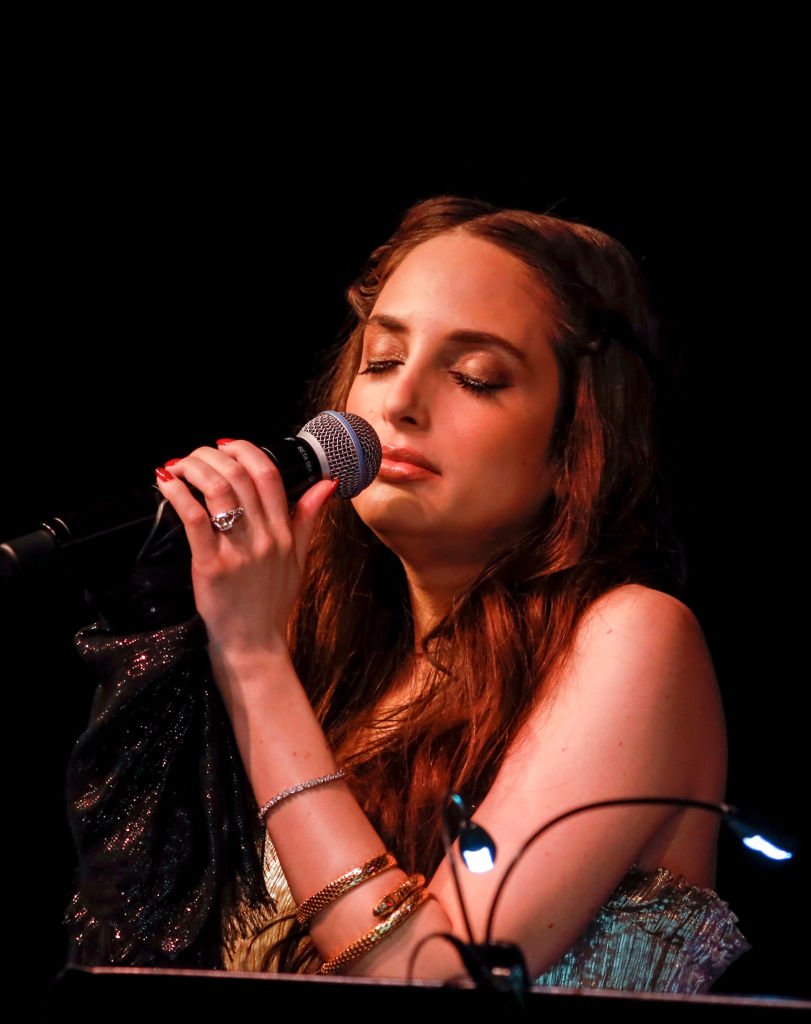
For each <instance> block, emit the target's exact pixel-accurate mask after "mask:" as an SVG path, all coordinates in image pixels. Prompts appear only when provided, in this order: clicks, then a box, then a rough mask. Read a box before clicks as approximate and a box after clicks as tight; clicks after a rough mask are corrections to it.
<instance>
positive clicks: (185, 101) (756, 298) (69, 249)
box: [0, 60, 809, 995]
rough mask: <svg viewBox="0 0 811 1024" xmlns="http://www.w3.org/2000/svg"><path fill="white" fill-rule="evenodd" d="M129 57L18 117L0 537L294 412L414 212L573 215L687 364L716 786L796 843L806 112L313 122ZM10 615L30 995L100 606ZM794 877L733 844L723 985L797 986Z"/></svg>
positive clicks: (342, 112) (748, 97) (345, 117)
mask: <svg viewBox="0 0 811 1024" xmlns="http://www.w3.org/2000/svg"><path fill="white" fill-rule="evenodd" d="M112 64H114V61H112V60H111V61H110V62H109V65H108V66H107V67H106V71H107V72H108V73H109V72H110V71H111V67H112ZM131 70H132V71H133V72H135V71H137V72H138V74H133V77H132V78H131V79H129V78H128V79H127V80H126V81H124V79H123V78H122V79H121V80H119V79H116V78H113V84H112V86H111V85H110V80H109V77H108V76H107V75H103V76H101V77H98V76H95V75H91V74H89V73H88V72H87V70H86V68H85V69H81V68H74V69H72V74H71V75H69V76H68V77H67V78H65V79H60V78H59V76H55V77H54V78H53V79H50V80H49V83H48V87H47V89H44V90H43V91H42V92H41V93H39V94H36V95H34V97H33V99H32V97H31V96H30V95H29V96H28V97H27V102H28V106H27V107H26V108H25V110H22V109H21V112H20V116H19V121H18V123H16V124H15V125H14V136H15V137H14V140H13V142H14V144H13V146H12V147H11V152H12V154H13V155H12V157H11V158H10V161H9V168H7V169H10V170H11V171H12V174H13V185H12V186H11V187H10V188H9V189H8V190H7V207H6V212H7V223H8V226H9V227H10V230H9V232H8V233H7V254H6V255H7V271H6V285H7V289H8V302H7V310H8V318H7V322H6V329H5V332H4V334H5V340H4V343H3V356H2V367H0V372H1V373H2V383H3V391H4V399H5V400H4V402H3V405H2V417H3V422H2V427H3V437H4V442H5V460H4V470H5V472H4V498H3V501H2V502H1V503H0V540H5V539H9V538H12V537H16V536H17V535H19V534H21V533H25V532H27V531H29V530H32V529H34V528H35V527H36V526H37V524H38V522H39V520H40V519H42V518H44V517H46V516H50V515H53V514H58V513H62V512H67V511H69V510H71V509H74V508H79V507H85V506H89V505H92V504H93V503H95V502H96V501H98V500H101V499H104V498H105V497H107V496H109V495H111V494H114V493H125V492H127V491H128V490H130V489H132V488H133V487H136V486H137V487H140V486H141V485H142V484H143V483H144V482H149V481H151V479H152V473H153V469H154V467H155V466H156V465H159V464H161V463H163V462H165V461H166V460H167V459H169V458H171V457H173V456H179V455H182V454H183V453H184V452H185V451H187V450H188V449H189V448H190V447H193V446H195V445H197V444H200V443H209V442H211V441H212V440H213V439H215V438H217V437H221V436H224V435H225V436H231V437H240V436H245V437H249V438H251V439H254V440H259V441H266V440H268V439H272V438H273V437H276V436H280V435H281V434H283V433H286V432H288V431H289V430H290V429H291V428H297V427H298V426H300V423H301V420H300V418H299V413H300V408H299V400H300V398H301V395H302V393H303V390H304V385H305V382H306V380H307V379H308V378H310V377H311V376H312V375H313V373H314V371H315V368H316V364H317V355H318V353H319V352H320V351H322V350H323V349H324V348H325V347H326V346H328V345H329V344H331V343H332V342H333V341H334V340H335V338H336V337H337V335H338V334H339V332H340V329H341V326H342V323H343V316H344V306H343V294H344V289H345V287H346V285H347V284H348V283H349V281H350V280H351V278H352V276H353V275H354V274H355V272H356V271H357V270H358V268H359V266H360V264H361V262H362V261H363V259H364V257H365V255H366V254H367V252H368V251H369V250H370V249H371V248H372V247H373V246H374V245H376V244H377V243H378V242H380V241H381V240H382V239H383V238H385V237H386V236H387V235H388V233H389V232H390V230H391V229H392V228H393V227H394V224H395V223H396V220H397V217H398V214H399V213H400V212H401V211H402V210H403V209H405V208H406V207H407V206H408V205H409V204H410V203H412V202H413V201H415V200H416V199H419V198H424V197H426V196H429V195H436V194H439V193H443V192H461V193H465V194H469V195H477V196H479V197H481V198H484V199H488V200H491V201H493V202H496V203H499V204H504V205H510V206H524V207H527V208H531V209H535V210H551V211H552V212H556V213H558V214H560V215H563V216H567V217H572V218H575V219H580V220H584V221H586V222H587V223H591V224H593V225H594V226H596V227H599V228H602V229H603V230H606V231H608V232H610V233H612V234H614V235H616V236H617V237H618V238H620V239H621V240H622V241H623V242H624V243H625V244H626V245H627V246H628V247H629V248H630V249H631V251H632V252H633V253H634V254H635V255H636V256H637V258H638V259H639V260H640V262H641V265H642V267H643V270H644V272H645V274H646V277H647V279H648V281H649V283H650V285H651V289H652V293H653V296H654V301H655V305H656V307H657V309H658V311H659V313H660V315H661V317H662V321H663V324H664V326H665V329H666V333H667V335H668V337H669V338H670V341H671V343H672V344H673V345H674V346H675V347H676V348H678V349H679V350H680V351H681V352H682V353H683V373H682V377H681V381H680V395H681V408H682V413H683V415H682V423H681V428H680V435H681V436H680V445H681V449H682V453H683V454H682V476H683V500H682V510H683V514H684V520H685V536H686V540H687V543H688V551H689V555H690V561H691V584H690V594H689V603H690V605H691V607H692V608H693V609H694V610H695V612H696V613H697V615H698V616H699V619H700V620H701V622H702V625H703V627H704V629H705V632H706V635H707V639H708V642H709V645H710V648H711V650H712V653H713V656H714V659H715V663H716V668H717V671H718V676H719V679H720V683H721V687H722V690H723V695H724V700H725V704H726V708H727V714H728V720H729V729H730V781H729V790H728V794H729V799H730V800H731V801H732V802H734V803H738V804H740V805H742V806H744V807H747V808H753V809H755V810H756V811H758V812H759V813H760V814H762V815H763V816H764V818H765V819H766V820H768V821H772V822H773V823H774V824H775V825H776V826H777V827H779V828H781V829H783V830H787V831H788V832H789V833H793V834H794V835H799V833H800V831H801V830H802V829H803V828H804V824H805V818H806V816H807V810H808V800H807V796H806V790H805V786H804V784H803V783H804V782H805V778H806V757H805V749H804V744H807V742H808V740H807V731H806V726H805V718H804V712H803V710H802V706H803V705H802V700H803V690H804V689H805V688H806V686H807V670H806V667H805V663H804V654H805V649H804V648H805V643H804V640H803V637H804V616H802V617H801V613H802V611H803V609H802V607H801V602H802V600H803V596H804V585H805V570H804V566H803V565H802V555H803V554H804V542H803V541H802V537H803V535H804V529H805V523H806V518H807V517H806V512H805V506H804V502H803V501H802V500H801V498H800V495H801V493H802V491H803V489H804V485H805V473H806V465H807V459H806V455H805V446H804V443H803V442H804V440H805V438H804V434H805V431H804V413H805V411H806V406H807V402H808V399H807V395H806V394H805V392H806V388H805V379H804V369H803V365H802V360H801V354H803V353H804V349H805V347H806V345H807V327H806V317H805V303H804V302H803V296H804V292H805V284H804V281H802V280H801V273H800V265H801V263H800V261H799V260H798V259H797V258H796V252H797V251H798V247H799V246H800V243H799V242H798V241H797V240H798V239H801V238H802V237H803V235H806V236H807V217H806V185H805V182H803V181H801V180H800V174H799V171H798V170H797V169H796V168H797V162H796V156H797V154H796V150H795V146H794V143H793V138H794V135H795V133H796V124H795V122H794V120H793V114H792V112H791V109H790V106H788V105H787V103H786V102H783V104H782V105H781V107H780V109H779V110H777V111H776V110H775V108H774V106H773V105H772V106H770V105H769V104H765V105H764V102H763V97H762V95H761V93H760V92H759V90H758V89H756V88H752V89H751V90H749V91H746V92H742V91H741V90H740V89H738V92H737V94H736V98H735V102H731V101H730V96H729V93H728V91H727V90H726V87H724V86H722V85H719V86H718V87H717V89H715V90H710V91H708V92H704V93H696V94H694V95H690V96H684V95H681V96H678V95H677V96H675V97H673V96H671V97H670V98H669V99H665V98H662V99H661V100H656V101H651V98H650V97H648V102H649V103H650V102H653V107H654V108H655V113H651V112H650V111H649V112H648V113H647V114H646V115H645V116H644V117H643V116H641V115H640V114H639V112H638V110H637V108H636V106H634V111H635V113H634V114H633V116H629V108H627V107H625V108H623V107H621V106H618V105H617V104H616V102H615V104H614V105H607V106H606V109H605V112H604V115H603V116H599V117H597V118H596V121H595V123H594V125H593V126H592V125H589V126H585V125H584V124H583V123H582V122H581V120H580V118H579V113H578V112H577V111H574V112H573V113H572V115H571V117H570V118H569V121H568V131H567V132H565V134H563V131H564V129H561V128H560V127H559V125H558V122H556V124H555V125H554V126H553V125H552V124H551V123H549V122H548V121H547V120H546V119H545V118H543V117H538V118H537V119H534V120H529V119H528V118H526V117H525V118H523V119H518V120H517V121H516V123H515V124H511V125H505V124H504V123H503V121H502V119H500V118H499V117H497V116H495V113H494V111H493V109H492V108H488V107H486V106H485V105H482V107H481V109H480V110H479V111H477V110H468V111H467V116H466V117H463V116H462V114H461V112H460V113H458V114H457V112H456V111H455V109H454V108H451V107H446V106H443V104H442V103H440V102H439V101H438V100H437V101H435V102H434V103H433V105H432V106H428V107H425V106H419V105H415V106H414V107H411V108H409V107H407V106H406V107H405V108H404V110H403V111H398V112H397V113H396V114H394V113H393V112H392V111H391V110H389V111H388V113H387V114H385V115H383V116H378V117H377V118H373V117H371V116H370V115H369V113H368V111H367V110H366V109H365V108H362V104H360V101H359V99H358V98H357V97H355V96H353V95H347V96H346V98H345V99H344V101H343V102H342V103H340V102H335V103H334V106H333V107H332V108H331V109H329V110H326V109H324V107H323V106H322V107H321V108H320V109H319V111H318V113H317V114H316V113H315V112H314V110H313V109H311V108H310V107H309V106H308V105H307V103H306V102H303V101H299V106H297V107H296V108H295V110H293V109H292V108H291V106H290V102H289V97H288V96H286V95H285V96H281V95H275V96H273V97H272V98H271V99H268V100H267V101H265V100H256V99H255V98H254V100H253V102H252V103H251V104H250V106H249V107H247V108H246V107H245V106H243V105H242V104H241V102H240V101H241V99H242V97H241V96H240V95H238V94H236V93H234V94H231V95H230V96H229V101H228V102H225V101H224V100H223V99H222V97H221V96H219V94H218V93H217V90H211V91H203V90H202V89H201V88H199V87H198V85H197V84H194V83H184V82H182V81H177V82H174V83H173V88H172V89H170V90H168V91H165V92H164V91H162V90H157V89H154V88H151V85H152V83H151V82H150V81H149V76H148V75H147V73H146V71H145V70H144V69H143V68H140V69H139V68H136V66H135V65H132V66H131ZM148 85H149V86H150V87H149V88H148V87H147V86H148ZM294 91H295V90H294ZM642 92H644V89H642V88H641V87H639V88H638V90H637V93H636V94H635V98H634V105H635V104H637V103H638V102H640V93H642ZM265 95H266V94H265ZM456 99H457V100H458V96H457V97H456ZM620 110H622V111H623V116H622V118H620V119H619V122H618V115H617V111H620ZM426 111H430V112H431V113H432V115H433V116H430V117H429V115H428V114H426ZM562 120H563V122H564V125H565V123H566V117H565V116H564V117H563V118H562ZM429 122H430V123H429ZM800 251H802V250H801V249H800ZM3 602H4V609H3V619H2V625H3V632H4V636H3V640H4V646H3V650H4V653H5V655H6V687H5V690H6V695H7V700H8V712H7V718H6V721H7V737H6V745H7V748H8V749H9V750H10V751H14V753H13V761H12V765H11V767H10V769H9V771H8V774H7V786H8V787H9V789H10V790H11V791H12V792H13V793H14V794H15V795H16V796H17V797H19V800H15V801H14V803H13V804H12V805H11V807H9V811H8V815H9V816H8V819H7V831H6V834H7V837H9V838H8V839H7V842H9V843H10V845H11V848H12V849H13V851H14V853H15V858H16V860H17V861H18V864H17V866H16V867H15V865H14V864H13V863H12V865H11V867H10V869H7V870H9V871H10V874H9V875H8V876H7V878H6V885H7V886H8V887H9V888H10V889H11V890H12V891H14V890H16V891H17V892H18V893H19V895H20V896H21V897H22V898H23V901H24V911H23V912H22V913H20V914H19V916H17V917H15V921H18V922H19V931H20V945H21V948H22V949H24V950H25V951H26V954H25V963H26V968H27V969H29V970H30V972H31V976H32V981H31V984H32V985H34V986H39V987H40V988H41V987H42V986H43V985H44V984H45V983H46V982H47V980H48V979H49V978H50V977H51V976H52V975H53V974H54V973H55V972H56V971H57V970H58V969H59V967H60V966H61V964H62V962H63V957H64V937H63V935H62V933H61V928H60V915H61V913H62V910H63V908H64V906H65V904H66V902H67V899H68V897H69V894H70V891H71V873H72V870H73V860H72V847H71V842H70V836H69V834H68V831H67V826H66V823H65V816H64V807H63V804H64V798H63V782H64V768H65V763H66V759H67V756H68V753H69V751H70V748H71V745H72V743H73V742H74V741H75V738H76V737H77V736H78V734H79V732H80V731H81V729H82V727H83V725H84V722H85V720H86V716H87V711H88V707H89V701H90V697H91V694H92V686H91V683H90V681H89V679H87V678H86V676H85V675H84V674H83V671H82V668H81V666H80V665H79V664H78V662H77V660H76V657H75V655H74V652H73V647H72V637H73V634H74V632H75V630H76V629H77V628H78V627H79V626H80V625H82V624H84V622H85V621H86V619H87V610H86V608H85V606H84V604H83V602H82V599H81V586H80V585H79V583H77V582H76V581H74V580H71V579H62V578H51V579H48V580H47V581H46V582H44V583H43V584H42V585H38V586H36V587H28V588H24V589H22V590H19V591H17V590H14V591H8V592H7V593H5V594H4V595H3ZM807 886H808V878H807V874H806V871H805V868H804V867H803V858H802V851H801V852H800V856H798V857H797V858H795V860H794V861H793V862H792V863H790V864H769V863H766V862H763V861H759V860H758V859H757V858H756V857H755V856H754V855H753V854H750V853H749V852H748V851H745V850H742V849H740V848H739V847H738V846H737V845H735V844H733V843H732V841H731V840H730V839H729V838H728V837H727V838H725V839H724V841H723V843H722V849H721V863H720V873H719V881H718V889H719V891H720V892H721V894H722V896H723V897H724V898H726V899H727V900H729V902H730V904H731V905H732V907H733V909H734V910H735V911H736V912H737V913H738V915H739V918H740V921H741V926H742V928H743V931H744V932H745V934H746V935H747V936H748V938H749V939H750V941H751V942H752V943H753V946H754V947H755V949H754V950H753V952H752V953H750V954H747V955H746V956H745V957H744V958H742V960H741V961H739V963H738V964H737V965H735V966H734V967H733V968H732V969H730V971H729V972H728V973H727V975H726V976H725V977H724V978H723V979H722V981H721V982H720V984H719V986H718V990H719V991H726V992H741V993H770V994H776V995H802V994H806V993H807V992H808V991H809V990H808V983H807V977H806V976H805V975H804V974H803V973H802V967H803V965H802V964H801V963H800V949H801V946H802V943H803V928H804V927H806V922H807V920H808V917H807V910H805V909H804V907H803V905H802V904H803V900H804V899H805V895H804V894H805V890H806V889H807Z"/></svg>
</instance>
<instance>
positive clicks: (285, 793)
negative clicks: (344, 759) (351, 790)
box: [259, 768, 346, 821]
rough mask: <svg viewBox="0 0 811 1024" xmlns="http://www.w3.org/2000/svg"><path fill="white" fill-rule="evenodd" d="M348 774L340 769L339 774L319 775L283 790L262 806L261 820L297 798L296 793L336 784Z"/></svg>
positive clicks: (260, 811)
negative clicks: (292, 798)
mask: <svg viewBox="0 0 811 1024" xmlns="http://www.w3.org/2000/svg"><path fill="white" fill-rule="evenodd" d="M345 778H346V772H345V771H344V770H343V768H339V769H338V771H337V772H330V774H329V775H319V776H318V778H317V779H308V781H307V782H299V784H298V785H297V786H290V787H289V788H288V789H283V790H282V791H281V793H277V794H276V796H274V797H271V798H270V800H268V802H267V803H266V804H262V807H261V808H260V810H259V820H260V821H264V820H265V815H266V814H267V813H268V811H270V810H273V808H274V807H275V806H276V805H277V804H280V803H281V802H282V800H286V799H287V798H288V797H289V796H295V795H296V793H303V792H304V790H305V789H313V788H314V787H315V786H323V785H324V783H325V782H335V781H336V779H345Z"/></svg>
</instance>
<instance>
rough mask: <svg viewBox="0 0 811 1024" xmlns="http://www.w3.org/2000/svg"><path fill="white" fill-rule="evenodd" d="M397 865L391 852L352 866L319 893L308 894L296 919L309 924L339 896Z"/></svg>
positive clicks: (300, 922) (298, 910) (297, 912)
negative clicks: (358, 865)
mask: <svg viewBox="0 0 811 1024" xmlns="http://www.w3.org/2000/svg"><path fill="white" fill-rule="evenodd" d="M396 866H397V860H396V858H395V857H394V856H393V855H392V854H391V853H381V854H379V855H378V856H377V857H373V858H372V859H371V860H367V861H366V863H365V864H361V866H360V867H359V868H352V870H351V871H347V872H346V874H345V875H341V876H340V878H336V879H335V881H334V882H330V883H329V885H325V886H324V888H323V889H319V890H318V892H317V893H314V894H313V895H312V896H308V897H307V899H306V900H304V902H303V903H301V904H300V905H299V907H298V909H297V910H296V920H297V921H298V923H299V924H304V925H307V924H309V923H310V921H312V919H313V918H314V917H315V915H316V914H320V913H321V911H322V910H325V909H326V908H327V907H328V906H329V905H330V903H333V902H334V901H335V900H337V899H338V897H339V896H343V895H344V893H347V892H349V890H350V889H354V888H355V886H356V885H360V884H361V882H366V881H368V880H369V879H370V878H374V877H375V875H380V874H382V873H383V872H384V871H388V869H389V868H393V867H396Z"/></svg>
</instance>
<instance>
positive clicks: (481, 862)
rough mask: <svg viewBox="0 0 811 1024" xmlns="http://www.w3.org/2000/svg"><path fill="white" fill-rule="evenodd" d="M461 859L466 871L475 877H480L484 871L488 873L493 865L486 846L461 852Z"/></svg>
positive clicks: (493, 862)
mask: <svg viewBox="0 0 811 1024" xmlns="http://www.w3.org/2000/svg"><path fill="white" fill-rule="evenodd" d="M462 857H463V858H464V861H465V864H467V867H468V870H469V871H472V872H473V873H474V874H475V875H482V874H484V872H485V871H490V870H491V869H492V867H493V865H494V864H495V861H494V860H493V855H492V853H491V852H490V850H488V849H487V847H486V846H482V847H481V848H480V849H478V850H463V851H462Z"/></svg>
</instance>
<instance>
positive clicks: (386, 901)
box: [372, 874, 425, 917]
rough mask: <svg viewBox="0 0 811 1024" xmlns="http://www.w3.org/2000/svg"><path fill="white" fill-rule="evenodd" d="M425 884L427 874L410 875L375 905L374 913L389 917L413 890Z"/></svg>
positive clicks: (378, 915)
mask: <svg viewBox="0 0 811 1024" xmlns="http://www.w3.org/2000/svg"><path fill="white" fill-rule="evenodd" d="M424 885H425V875H420V874H416V875H409V876H408V878H407V879H406V880H405V881H404V882H403V884H402V885H399V886H398V887H397V888H396V889H395V890H394V892H390V893H389V895H388V896H384V897H383V899H382V900H381V901H380V902H379V903H378V904H377V905H376V906H375V907H374V909H373V910H372V913H373V914H374V916H375V917H388V916H389V914H390V913H391V912H392V910H394V909H395V908H396V907H399V906H400V904H401V903H402V902H403V900H404V899H405V898H406V896H410V895H411V893H412V892H415V891H416V890H417V889H421V888H422V887H423V886H424Z"/></svg>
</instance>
